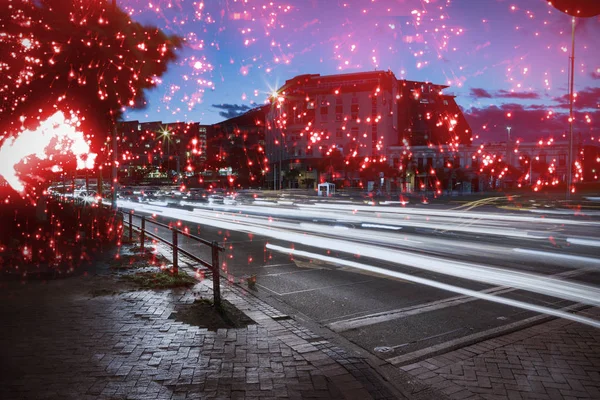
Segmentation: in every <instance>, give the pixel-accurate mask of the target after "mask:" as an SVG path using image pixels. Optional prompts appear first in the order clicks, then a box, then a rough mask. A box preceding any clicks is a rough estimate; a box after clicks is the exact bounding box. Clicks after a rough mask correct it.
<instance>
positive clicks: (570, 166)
mask: <svg viewBox="0 0 600 400" xmlns="http://www.w3.org/2000/svg"><path fill="white" fill-rule="evenodd" d="M570 58H571V64H570V69H571V74H570V76H569V159H568V160H567V165H568V167H567V168H568V169H567V196H566V197H567V200H569V199H570V198H571V183H572V179H573V177H572V174H573V170H572V169H573V94H574V93H573V80H574V79H575V17H573V18H572V28H571V57H570Z"/></svg>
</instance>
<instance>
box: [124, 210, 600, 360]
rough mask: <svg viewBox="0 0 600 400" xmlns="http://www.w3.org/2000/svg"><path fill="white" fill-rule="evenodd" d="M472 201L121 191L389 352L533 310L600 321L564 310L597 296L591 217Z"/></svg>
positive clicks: (298, 307)
mask: <svg viewBox="0 0 600 400" xmlns="http://www.w3.org/2000/svg"><path fill="white" fill-rule="evenodd" d="M481 205H482V207H480V208H475V207H474V206H470V205H465V206H459V207H456V205H453V206H451V205H447V206H439V205H438V206H436V207H429V206H427V205H413V206H411V205H406V206H402V205H400V204H386V205H371V204H364V203H351V202H344V201H336V200H327V201H310V200H307V199H302V200H299V201H294V199H286V200H280V201H267V200H260V199H255V200H253V201H248V202H244V203H241V204H236V205H223V204H220V205H219V204H203V205H201V204H187V205H186V206H185V207H184V208H181V207H180V208H175V207H166V206H164V205H162V204H160V203H156V204H154V205H152V204H141V203H132V202H127V201H121V202H120V203H119V206H120V207H122V208H123V209H133V210H135V213H136V215H152V216H154V217H155V218H156V219H157V220H159V221H162V222H170V223H174V222H177V221H178V223H180V224H181V227H182V228H186V229H188V230H189V231H190V233H194V234H197V235H199V236H201V237H203V238H207V239H209V240H218V241H219V242H220V243H221V244H223V245H224V246H225V247H226V251H225V253H224V255H223V256H222V265H221V266H222V270H223V271H224V274H225V275H226V276H227V277H228V279H229V280H230V281H240V282H243V281H244V280H245V278H247V277H251V276H256V282H257V284H256V292H257V294H258V295H259V296H260V297H261V298H263V299H264V300H266V301H268V302H270V303H272V304H273V305H275V306H279V308H284V309H285V312H287V313H289V314H291V315H294V317H296V318H299V319H302V320H305V321H307V322H310V323H312V324H315V325H318V326H319V327H321V328H322V329H324V330H328V331H329V332H331V334H332V335H334V336H337V337H341V338H343V340H347V341H349V342H351V343H353V344H354V345H356V346H358V347H359V348H361V349H363V350H364V351H367V352H369V353H370V354H372V355H374V356H376V357H378V358H380V359H383V360H388V361H390V362H392V363H393V364H400V365H401V364H406V363H408V362H410V361H411V360H414V359H416V357H418V356H419V355H422V354H423V352H425V353H426V352H427V351H429V350H428V349H437V348H444V346H449V345H452V344H455V343H459V342H461V341H467V340H469V338H476V337H478V335H479V336H481V335H491V334H493V333H494V332H496V331H498V330H501V329H503V328H505V327H511V326H513V325H514V324H515V323H519V321H525V320H529V319H531V318H535V317H536V316H538V315H554V316H559V317H563V318H569V319H575V320H578V321H579V322H582V323H585V324H588V325H592V326H595V327H600V321H595V320H590V319H585V318H582V317H578V316H576V315H574V314H571V313H569V312H568V310H564V308H565V307H567V308H568V307H570V306H573V305H598V304H600V251H599V249H600V238H599V233H600V217H599V216H598V215H595V214H591V215H590V214H589V213H588V214H585V213H577V212H575V213H574V212H570V211H561V210H546V211H544V212H539V211H538V212H529V211H519V212H514V211H512V212H511V211H507V210H499V209H498V208H496V207H494V206H493V204H491V202H489V201H488V202H484V203H482V204H481ZM590 213H593V211H591V212H590ZM150 226H152V225H151V224H150V223H148V224H147V227H150ZM155 233H157V234H159V235H161V236H163V237H165V238H170V236H168V234H169V233H168V232H167V231H166V230H164V229H160V228H155ZM180 245H181V246H182V247H183V248H185V249H187V250H190V251H193V252H194V253H196V254H199V255H201V256H202V257H205V259H207V260H210V254H209V250H208V248H206V247H202V246H201V245H199V244H198V243H196V242H194V241H192V240H190V239H188V238H183V239H180Z"/></svg>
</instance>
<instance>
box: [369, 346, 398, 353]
mask: <svg viewBox="0 0 600 400" xmlns="http://www.w3.org/2000/svg"><path fill="white" fill-rule="evenodd" d="M373 351H375V352H376V353H391V352H392V351H394V349H393V348H391V347H389V346H379V347H375V348H374V349H373Z"/></svg>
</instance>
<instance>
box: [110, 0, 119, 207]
mask: <svg viewBox="0 0 600 400" xmlns="http://www.w3.org/2000/svg"><path fill="white" fill-rule="evenodd" d="M112 11H113V17H116V15H117V0H112ZM118 162H119V159H118V156H117V121H116V119H115V117H114V115H113V118H112V170H111V171H112V174H111V180H112V182H111V188H112V200H111V208H112V209H113V210H116V209H117V190H118V186H119V176H118V174H119V170H118V167H117V165H118Z"/></svg>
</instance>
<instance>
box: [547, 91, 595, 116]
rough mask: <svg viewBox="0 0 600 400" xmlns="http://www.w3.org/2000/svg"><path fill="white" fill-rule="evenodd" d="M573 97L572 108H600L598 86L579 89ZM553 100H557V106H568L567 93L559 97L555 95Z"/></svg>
mask: <svg viewBox="0 0 600 400" xmlns="http://www.w3.org/2000/svg"><path fill="white" fill-rule="evenodd" d="M576 93H577V97H575V102H574V106H573V108H577V109H590V108H592V109H596V110H598V109H600V88H593V87H586V88H585V89H583V90H580V91H578V92H576ZM554 101H557V102H558V107H560V108H569V95H568V94H565V95H563V96H560V97H555V98H554Z"/></svg>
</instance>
